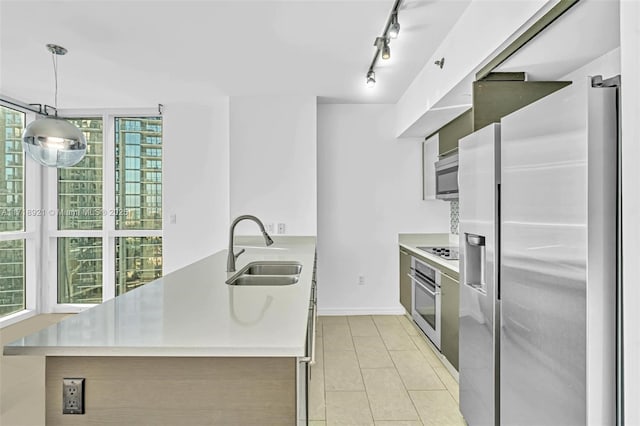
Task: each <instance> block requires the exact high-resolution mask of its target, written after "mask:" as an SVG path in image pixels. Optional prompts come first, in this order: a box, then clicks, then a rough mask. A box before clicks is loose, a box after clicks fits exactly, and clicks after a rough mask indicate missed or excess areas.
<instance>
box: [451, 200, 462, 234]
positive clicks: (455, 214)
mask: <svg viewBox="0 0 640 426" xmlns="http://www.w3.org/2000/svg"><path fill="white" fill-rule="evenodd" d="M449 218H450V220H451V222H450V223H451V233H452V234H455V235H458V221H459V220H460V209H459V204H458V201H452V202H451V203H449Z"/></svg>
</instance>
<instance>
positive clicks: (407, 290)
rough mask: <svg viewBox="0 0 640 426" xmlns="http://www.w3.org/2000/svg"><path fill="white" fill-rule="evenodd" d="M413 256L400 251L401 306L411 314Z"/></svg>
mask: <svg viewBox="0 0 640 426" xmlns="http://www.w3.org/2000/svg"><path fill="white" fill-rule="evenodd" d="M409 272H411V256H410V255H409V253H407V252H406V251H404V250H403V249H400V304H401V305H402V306H404V308H405V309H406V310H407V312H408V313H409V314H411V278H409V275H408V274H409Z"/></svg>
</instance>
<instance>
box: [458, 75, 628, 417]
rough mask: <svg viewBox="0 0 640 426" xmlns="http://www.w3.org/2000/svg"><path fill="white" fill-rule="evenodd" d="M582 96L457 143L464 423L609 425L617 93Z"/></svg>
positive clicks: (580, 88) (588, 86)
mask: <svg viewBox="0 0 640 426" xmlns="http://www.w3.org/2000/svg"><path fill="white" fill-rule="evenodd" d="M593 86H594V84H593V81H592V79H591V78H585V79H584V80H581V81H574V82H573V84H571V85H570V86H567V87H566V88H564V89H561V90H559V91H557V92H555V93H553V94H551V95H549V96H547V97H545V98H543V99H541V100H539V101H537V102H535V103H533V104H531V105H529V106H527V107H525V108H523V109H521V110H518V111H516V112H515V113H512V114H510V115H508V116H507V117H504V118H503V119H502V121H501V125H500V126H497V125H493V126H491V128H485V129H482V130H480V131H479V132H476V133H475V134H473V135H471V136H470V137H468V138H466V139H465V140H461V142H460V244H461V282H460V287H461V288H460V406H461V410H462V413H463V415H464V416H465V419H466V420H467V422H468V423H469V425H471V426H475V425H497V424H502V425H532V426H533V425H535V426H540V425H598V426H600V425H612V424H615V395H616V370H615V365H616V360H615V354H616V349H615V348H616V340H615V333H616V327H615V306H616V300H615V298H616V268H617V260H616V241H617V240H616V238H617V237H616V234H617V232H616V202H617V194H616V192H617V188H616V171H617V169H616V162H617V151H616V148H617V118H616V116H617V111H616V90H615V88H603V87H593ZM489 147H492V148H489ZM489 151H492V154H489ZM482 153H484V154H482ZM492 174H493V175H494V180H493V182H489V183H487V182H488V181H489V180H490V179H489V177H490V175H492ZM485 185H486V187H485ZM491 210H493V216H492V217H491V216H490V213H491ZM491 373H492V374H491Z"/></svg>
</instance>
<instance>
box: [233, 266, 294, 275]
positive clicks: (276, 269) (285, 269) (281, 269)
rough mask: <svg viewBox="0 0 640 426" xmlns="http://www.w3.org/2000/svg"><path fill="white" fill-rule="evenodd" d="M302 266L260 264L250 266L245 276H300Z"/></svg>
mask: <svg viewBox="0 0 640 426" xmlns="http://www.w3.org/2000/svg"><path fill="white" fill-rule="evenodd" d="M300 271H302V265H300V264H298V263H260V264H258V265H253V266H250V267H249V269H247V270H246V271H245V273H244V274H245V275H300Z"/></svg>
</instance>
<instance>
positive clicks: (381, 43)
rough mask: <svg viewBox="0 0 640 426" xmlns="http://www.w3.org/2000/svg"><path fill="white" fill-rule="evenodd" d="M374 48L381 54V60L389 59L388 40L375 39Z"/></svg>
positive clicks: (382, 38)
mask: <svg viewBox="0 0 640 426" xmlns="http://www.w3.org/2000/svg"><path fill="white" fill-rule="evenodd" d="M373 45H374V46H376V47H377V48H378V50H379V51H380V52H381V53H382V59H389V58H390V57H391V49H390V48H389V39H388V38H386V37H376V41H375V42H374V43H373Z"/></svg>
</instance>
